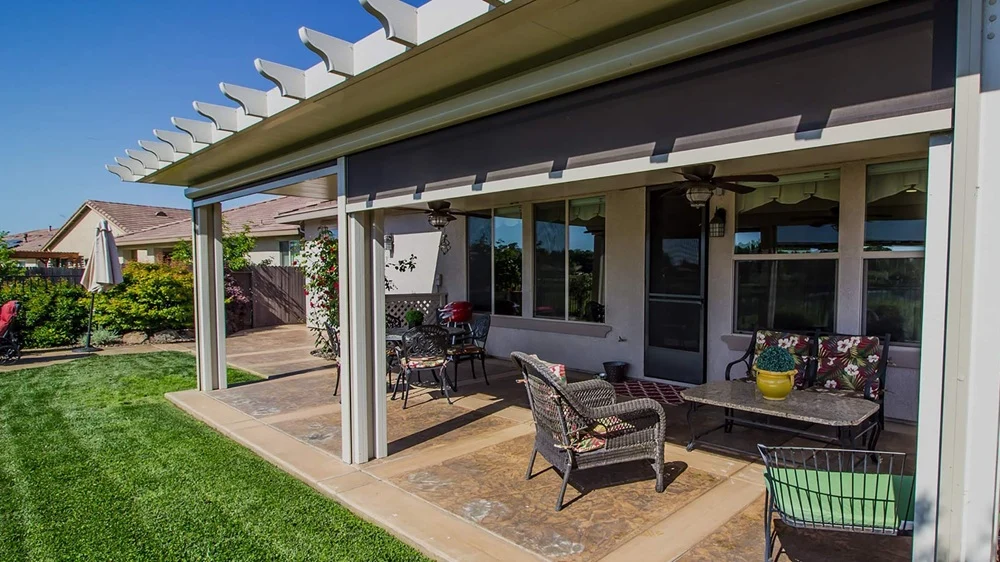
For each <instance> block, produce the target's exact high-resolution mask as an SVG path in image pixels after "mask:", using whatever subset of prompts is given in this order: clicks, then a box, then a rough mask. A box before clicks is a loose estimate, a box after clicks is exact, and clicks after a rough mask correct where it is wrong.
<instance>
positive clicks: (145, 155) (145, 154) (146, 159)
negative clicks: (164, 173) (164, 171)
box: [125, 148, 160, 170]
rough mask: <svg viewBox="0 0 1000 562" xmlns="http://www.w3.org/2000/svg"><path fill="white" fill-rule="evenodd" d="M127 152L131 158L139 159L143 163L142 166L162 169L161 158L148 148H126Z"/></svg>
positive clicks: (150, 168)
mask: <svg viewBox="0 0 1000 562" xmlns="http://www.w3.org/2000/svg"><path fill="white" fill-rule="evenodd" d="M125 154H128V157H129V158H131V159H132V160H136V161H138V162H139V163H140V164H142V167H143V168H145V169H147V170H159V169H160V160H159V158H157V157H156V155H155V154H153V153H152V152H150V151H148V150H134V149H131V148H126V149H125Z"/></svg>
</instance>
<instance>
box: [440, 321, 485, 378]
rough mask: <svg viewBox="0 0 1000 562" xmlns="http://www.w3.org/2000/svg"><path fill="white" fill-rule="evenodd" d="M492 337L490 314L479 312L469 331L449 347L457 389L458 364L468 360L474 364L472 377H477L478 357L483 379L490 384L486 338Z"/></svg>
mask: <svg viewBox="0 0 1000 562" xmlns="http://www.w3.org/2000/svg"><path fill="white" fill-rule="evenodd" d="M489 337H490V315H489V314H479V315H477V316H476V317H475V319H474V320H473V321H472V324H471V326H470V329H469V333H468V334H467V335H466V336H464V337H463V338H462V339H461V340H460V341H458V342H456V343H455V344H454V345H452V346H451V347H450V348H449V349H448V356H449V357H451V361H452V363H453V364H454V365H455V389H456V390H457V389H458V365H459V363H461V362H462V361H465V360H468V361H469V365H471V366H472V378H476V359H479V363H480V364H481V365H482V367H483V379H485V380H486V384H487V385H488V384H490V379H489V377H488V376H486V340H487V339H488V338H489Z"/></svg>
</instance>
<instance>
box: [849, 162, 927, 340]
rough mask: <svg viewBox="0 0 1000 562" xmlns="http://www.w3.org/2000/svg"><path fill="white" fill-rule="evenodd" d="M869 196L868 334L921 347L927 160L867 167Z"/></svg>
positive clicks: (866, 247)
mask: <svg viewBox="0 0 1000 562" xmlns="http://www.w3.org/2000/svg"><path fill="white" fill-rule="evenodd" d="M865 193H866V194H865V248H864V249H865V293H864V294H865V315H864V324H865V332H866V333H868V334H871V335H882V334H889V336H890V337H891V338H892V341H893V342H899V343H919V342H920V323H921V309H922V304H923V279H924V240H925V236H926V217H927V161H926V160H910V161H906V162H892V163H888V164H874V165H871V166H868V174H867V182H866V190H865Z"/></svg>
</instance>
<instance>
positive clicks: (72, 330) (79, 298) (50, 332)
mask: <svg viewBox="0 0 1000 562" xmlns="http://www.w3.org/2000/svg"><path fill="white" fill-rule="evenodd" d="M10 300H16V301H20V302H21V314H20V315H19V317H18V319H17V326H18V329H19V330H20V331H21V336H22V337H23V338H24V344H25V346H26V347H58V346H63V345H70V344H73V343H76V340H77V338H79V337H80V334H82V333H83V332H84V331H85V330H86V329H87V314H88V312H89V309H88V305H89V304H90V300H89V299H88V298H87V292H86V291H84V290H83V287H81V286H80V285H78V284H75V283H66V282H53V281H48V280H46V279H37V278H36V279H32V278H28V279H20V280H13V281H8V282H7V283H5V284H3V285H2V286H0V302H7V301H10Z"/></svg>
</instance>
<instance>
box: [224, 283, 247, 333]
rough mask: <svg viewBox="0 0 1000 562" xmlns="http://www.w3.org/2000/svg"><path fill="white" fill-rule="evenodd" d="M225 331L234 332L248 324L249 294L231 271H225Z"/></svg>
mask: <svg viewBox="0 0 1000 562" xmlns="http://www.w3.org/2000/svg"><path fill="white" fill-rule="evenodd" d="M225 291H226V333H227V334H233V333H236V332H238V331H240V330H242V329H244V328H246V327H247V326H249V325H250V308H251V303H252V302H253V301H252V300H251V298H250V295H249V294H247V292H246V290H245V289H244V288H243V286H242V285H240V284H239V283H238V282H237V281H236V278H235V277H234V276H233V274H232V273H231V272H228V271H227V272H226V276H225Z"/></svg>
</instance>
